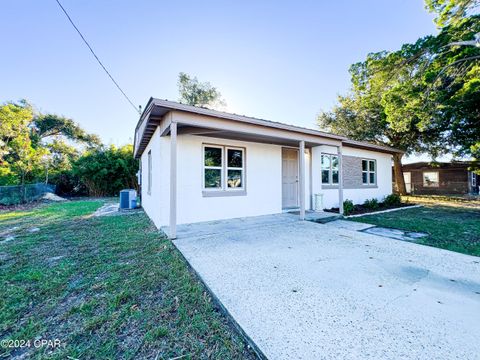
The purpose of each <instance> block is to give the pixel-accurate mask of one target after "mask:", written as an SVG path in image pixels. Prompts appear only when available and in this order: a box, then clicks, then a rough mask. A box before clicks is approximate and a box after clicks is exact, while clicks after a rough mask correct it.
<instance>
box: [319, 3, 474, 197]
mask: <svg viewBox="0 0 480 360" xmlns="http://www.w3.org/2000/svg"><path fill="white" fill-rule="evenodd" d="M436 3H438V4H439V3H440V2H439V1H437V2H436ZM445 11H447V10H445ZM449 23H450V25H447V26H444V27H443V28H441V31H440V33H439V34H438V35H437V36H433V35H432V36H426V37H423V38H421V39H419V40H418V41H416V42H415V43H414V44H405V45H403V46H402V48H401V49H400V50H398V51H392V52H386V51H381V52H378V53H373V54H369V55H368V56H367V59H366V60H365V61H363V62H359V63H356V64H353V65H352V66H351V67H350V74H351V89H350V91H349V93H348V94H346V95H343V96H339V98H338V105H336V106H334V107H333V109H332V110H331V111H327V112H322V113H321V114H320V115H319V117H318V123H319V125H320V127H322V128H325V129H328V130H330V131H332V132H335V133H339V134H342V135H346V136H349V137H351V138H353V139H357V140H365V141H370V142H374V143H377V144H382V145H389V146H393V147H396V148H399V149H401V150H403V151H405V153H406V154H412V153H427V154H429V155H431V156H432V158H434V159H435V158H436V157H438V156H439V155H442V154H445V153H453V154H454V155H455V156H458V157H461V156H473V157H479V155H480V154H479V148H480V108H479V106H480V76H479V75H480V74H479V72H480V68H479V61H478V60H479V57H480V49H479V48H478V47H475V46H459V45H451V44H452V43H455V42H458V41H459V40H470V39H473V38H474V37H475V34H476V33H478V32H480V17H479V16H478V15H475V16H469V17H465V18H462V19H461V20H455V21H450V22H449ZM394 166H395V170H396V171H395V181H396V184H397V187H398V189H399V191H400V192H404V183H403V175H402V174H401V156H396V157H394Z"/></svg>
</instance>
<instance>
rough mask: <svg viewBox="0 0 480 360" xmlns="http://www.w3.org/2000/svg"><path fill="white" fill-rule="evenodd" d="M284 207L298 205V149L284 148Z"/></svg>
mask: <svg viewBox="0 0 480 360" xmlns="http://www.w3.org/2000/svg"><path fill="white" fill-rule="evenodd" d="M282 207H283V208H284V209H288V208H296V207H298V150H297V149H288V148H282Z"/></svg>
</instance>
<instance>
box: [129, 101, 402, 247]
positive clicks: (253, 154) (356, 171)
mask: <svg viewBox="0 0 480 360" xmlns="http://www.w3.org/2000/svg"><path fill="white" fill-rule="evenodd" d="M134 141H135V144H134V156H135V157H136V158H138V159H140V166H141V169H140V174H141V176H140V177H141V203H142V206H143V208H144V210H145V212H146V213H147V214H148V216H149V217H150V218H151V219H152V220H153V222H154V223H155V225H156V226H157V227H164V228H165V229H166V231H167V233H168V234H169V236H170V237H172V238H175V236H176V226H177V224H184V223H194V222H201V221H211V220H219V219H228V218H237V217H246V216H257V215H267V214H275V213H281V212H283V211H289V210H293V211H297V212H298V214H299V216H300V217H301V218H302V219H303V218H304V217H305V211H306V210H323V209H324V208H331V207H339V208H340V211H343V199H350V200H352V201H353V202H354V203H363V202H364V201H365V200H366V199H370V198H377V199H379V200H381V199H383V197H385V196H386V195H389V194H391V193H392V173H391V166H392V159H391V158H392V154H394V153H397V152H400V150H396V149H393V148H388V147H383V146H377V145H373V144H369V143H365V142H359V141H353V140H349V139H347V138H346V137H343V136H338V135H334V134H330V133H326V132H322V131H317V130H311V129H307V128H302V127H298V126H292V125H286V124H282V123H279V122H273V121H267V120H261V119H257V118H252V117H246V116H240V115H236V114H231V113H226V112H221V111H215V110H211V109H207V108H203V107H197V106H190V105H185V104H180V103H176V102H172V101H166V100H159V99H154V98H151V99H150V100H149V101H148V104H147V106H146V107H145V110H144V111H143V113H142V115H141V116H140V119H139V121H138V124H137V127H136V129H135V140H134Z"/></svg>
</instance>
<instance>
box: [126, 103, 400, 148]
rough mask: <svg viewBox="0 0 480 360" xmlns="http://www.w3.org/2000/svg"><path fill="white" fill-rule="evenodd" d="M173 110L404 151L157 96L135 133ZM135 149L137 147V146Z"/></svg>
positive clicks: (145, 136) (144, 139)
mask: <svg viewBox="0 0 480 360" xmlns="http://www.w3.org/2000/svg"><path fill="white" fill-rule="evenodd" d="M172 110H176V111H183V112H188V113H194V114H199V115H205V116H211V117H215V118H220V119H226V120H232V121H237V122H242V123H248V124H253V125H259V126H264V127H269V128H275V129H281V130H287V131H291V132H295V133H299V134H307V135H313V136H318V137H322V138H328V139H334V140H340V141H342V144H344V145H346V146H349V147H357V148H363V149H367V150H374V151H381V152H387V153H399V152H400V153H402V152H403V151H401V150H398V149H395V148H392V147H387V146H381V145H376V144H371V143H368V142H363V141H356V140H351V139H348V138H347V137H345V136H341V135H336V134H331V133H328V132H324V131H319V130H313V129H308V128H305V127H301V126H296V125H289V124H284V123H281V122H276V121H271V120H265V119H259V118H255V117H250V116H244V115H238V114H233V113H228V112H223V111H218V110H212V109H209V108H206V107H200V106H192V105H186V104H181V103H178V102H175V101H169V100H162V99H156V98H150V100H149V101H148V103H147V105H146V107H145V110H144V111H143V113H142V115H141V116H140V119H139V121H138V123H137V126H136V128H135V135H137V132H138V130H139V129H140V128H142V129H145V128H147V127H148V126H147V125H149V124H143V122H144V121H147V122H148V121H149V119H150V118H151V117H155V118H156V119H157V120H156V121H157V122H156V123H154V124H152V126H154V127H156V126H157V124H158V117H161V116H163V115H165V114H166V113H167V112H169V111H172ZM142 125H145V126H142ZM151 135H152V132H151V130H150V131H149V132H147V133H145V131H143V133H142V134H141V138H140V139H139V140H140V144H139V145H141V146H140V147H139V152H140V154H136V156H138V155H141V152H142V151H143V150H144V146H146V144H148V141H149V140H150V137H151ZM136 140H137V136H135V142H136ZM140 148H143V149H140ZM135 149H136V146H135Z"/></svg>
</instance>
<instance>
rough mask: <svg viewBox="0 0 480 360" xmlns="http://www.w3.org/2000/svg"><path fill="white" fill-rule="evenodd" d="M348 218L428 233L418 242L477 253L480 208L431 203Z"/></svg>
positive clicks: (478, 247)
mask: <svg viewBox="0 0 480 360" xmlns="http://www.w3.org/2000/svg"><path fill="white" fill-rule="evenodd" d="M350 220H353V221H358V222H363V223H368V224H373V225H377V226H383V227H389V228H394V229H401V230H408V231H420V232H425V233H427V234H428V236H427V237H425V238H422V239H420V240H419V241H418V243H420V244H424V245H429V246H435V247H439V248H442V249H447V250H452V251H457V252H461V253H465V254H470V255H476V256H480V208H475V207H468V206H466V205H465V206H461V205H458V204H455V205H453V204H452V205H450V206H449V205H448V203H442V205H435V204H434V203H433V202H429V203H428V205H424V206H423V207H420V208H414V209H406V210H400V211H395V212H389V213H383V214H377V215H368V216H363V217H359V218H351V219H350Z"/></svg>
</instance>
